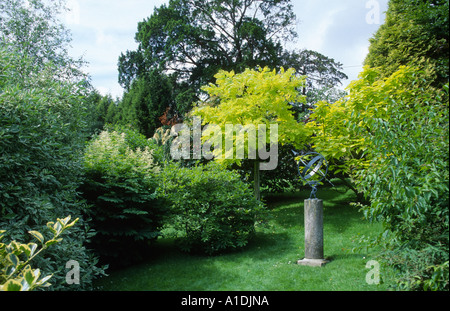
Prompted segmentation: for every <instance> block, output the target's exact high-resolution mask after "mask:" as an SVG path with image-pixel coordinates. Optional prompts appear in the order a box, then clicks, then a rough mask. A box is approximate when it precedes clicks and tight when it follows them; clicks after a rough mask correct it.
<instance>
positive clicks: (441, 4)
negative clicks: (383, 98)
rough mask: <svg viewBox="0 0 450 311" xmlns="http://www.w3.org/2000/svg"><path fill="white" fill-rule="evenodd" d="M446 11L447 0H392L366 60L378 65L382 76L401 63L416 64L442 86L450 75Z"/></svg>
mask: <svg viewBox="0 0 450 311" xmlns="http://www.w3.org/2000/svg"><path fill="white" fill-rule="evenodd" d="M448 12H449V1H448V0H438V1H435V0H425V1H424V0H391V1H390V2H389V8H388V10H387V12H386V21H385V23H384V24H383V25H381V26H380V28H379V30H378V31H377V33H376V34H375V35H374V37H373V38H372V39H371V40H370V43H371V44H370V47H369V54H368V55H367V58H366V60H365V64H366V65H369V66H371V67H380V68H381V69H382V73H383V76H384V77H388V76H390V75H391V74H393V73H394V72H395V71H397V70H398V68H399V66H401V65H411V66H416V67H419V68H420V69H421V70H424V71H426V72H427V76H428V77H429V79H431V80H430V82H432V83H433V85H434V86H435V87H441V86H442V85H443V84H445V83H446V82H447V81H448V78H449V76H448V68H449V63H448V61H449V43H448V39H449V38H448V29H449V25H448Z"/></svg>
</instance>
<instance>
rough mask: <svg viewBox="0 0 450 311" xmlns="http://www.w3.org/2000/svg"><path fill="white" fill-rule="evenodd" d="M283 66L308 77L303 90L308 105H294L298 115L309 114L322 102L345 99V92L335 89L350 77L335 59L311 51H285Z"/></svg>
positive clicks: (282, 57)
mask: <svg viewBox="0 0 450 311" xmlns="http://www.w3.org/2000/svg"><path fill="white" fill-rule="evenodd" d="M281 64H282V66H284V67H285V68H294V69H295V71H296V74H297V75H301V76H305V77H306V83H305V84H304V85H303V87H302V90H301V92H302V95H304V96H306V103H305V104H306V105H303V104H302V105H300V106H295V105H294V110H295V111H296V113H297V114H298V113H301V112H307V108H308V107H312V106H313V105H314V104H315V103H316V102H318V101H320V100H326V101H328V102H334V101H336V100H338V99H339V98H340V97H343V95H344V92H342V91H339V90H337V89H335V87H336V86H338V85H340V84H342V82H341V81H342V79H348V77H347V75H346V74H345V73H344V72H342V64H341V63H339V62H336V61H335V60H334V59H332V58H329V57H327V56H325V55H322V54H320V53H318V52H316V51H311V50H300V51H290V52H289V51H285V52H284V53H283V55H282V56H281ZM333 96H334V97H333ZM304 106H306V107H304Z"/></svg>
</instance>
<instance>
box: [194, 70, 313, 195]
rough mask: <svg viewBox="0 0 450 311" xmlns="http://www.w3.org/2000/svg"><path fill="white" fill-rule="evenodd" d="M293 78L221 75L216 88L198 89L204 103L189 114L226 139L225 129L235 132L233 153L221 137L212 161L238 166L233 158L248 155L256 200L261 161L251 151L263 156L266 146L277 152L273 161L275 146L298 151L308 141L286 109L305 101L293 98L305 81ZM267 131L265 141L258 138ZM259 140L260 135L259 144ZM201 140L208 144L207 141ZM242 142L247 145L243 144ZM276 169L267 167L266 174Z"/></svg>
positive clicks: (262, 73)
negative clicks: (251, 162)
mask: <svg viewBox="0 0 450 311" xmlns="http://www.w3.org/2000/svg"><path fill="white" fill-rule="evenodd" d="M294 72H295V71H294V70H293V69H289V70H286V71H285V70H284V69H281V70H280V71H279V72H278V73H277V72H276V70H272V71H271V70H269V69H268V68H267V67H265V68H264V69H262V68H260V69H259V70H252V69H246V70H245V71H244V72H243V73H240V74H236V73H234V72H233V71H230V72H227V71H220V72H219V73H218V74H217V75H216V76H215V78H216V84H209V85H208V86H205V87H204V88H203V90H204V91H206V92H207V93H208V95H209V98H208V99H206V100H204V101H202V102H201V103H200V104H199V106H198V107H195V108H194V109H193V112H192V114H193V115H196V116H200V117H201V118H202V123H203V124H207V123H209V124H210V125H214V126H215V127H218V128H219V129H220V132H221V133H225V136H226V135H227V134H226V133H227V131H229V130H230V129H233V131H234V132H235V136H236V139H234V138H233V139H232V141H229V142H232V144H233V147H232V148H229V149H228V148H227V147H226V146H227V138H226V137H225V143H223V144H222V145H223V146H225V148H222V149H216V148H215V149H214V156H215V159H216V160H218V161H220V162H223V163H226V164H232V163H237V164H238V165H239V164H240V163H241V162H242V159H243V156H238V154H239V152H242V153H241V155H242V154H245V155H247V157H248V158H250V159H251V154H252V152H253V155H254V158H253V159H254V173H253V175H254V180H255V183H254V186H255V196H256V197H257V198H258V199H259V196H260V194H259V170H260V167H261V163H260V161H261V157H260V154H259V155H256V151H258V153H259V151H260V150H261V149H263V150H264V151H266V144H269V145H270V146H271V148H272V147H275V148H276V150H277V151H276V156H278V144H281V145H283V144H288V143H291V144H293V145H294V146H296V147H300V148H302V147H303V144H304V142H305V140H306V138H307V137H308V133H307V131H306V130H305V129H304V126H303V124H302V123H298V122H297V121H296V120H295V118H294V116H293V112H292V110H291V107H292V106H291V105H290V103H297V102H301V101H303V100H304V97H303V96H302V95H300V93H299V92H298V88H300V87H302V86H303V84H304V78H303V77H297V76H295V75H294ZM230 125H231V128H230ZM273 125H276V131H277V132H276V135H275V136H272V134H273V132H272V131H273V128H272V126H273ZM261 126H263V127H261ZM269 128H270V136H269V135H268V134H267V135H266V134H265V133H263V132H261V131H264V130H265V129H269ZM253 129H254V130H257V132H258V135H257V137H258V139H256V136H254V137H255V140H254V145H253V146H252V144H251V136H252V132H251V131H252V130H253ZM230 134H231V135H233V136H231V135H230ZM229 135H230V136H228V137H229V138H231V137H234V134H233V132H231V133H229ZM260 135H263V136H262V139H260V137H261V136H260ZM264 135H265V137H264ZM205 137H206V138H208V136H207V135H205ZM245 137H247V139H248V143H244V141H245ZM219 140H220V141H219V142H218V143H222V135H220V136H219ZM256 140H257V142H256ZM269 160H270V161H271V160H272V159H269ZM276 161H277V159H276ZM275 167H276V165H275ZM275 167H273V166H271V167H270V168H267V169H274V168H275Z"/></svg>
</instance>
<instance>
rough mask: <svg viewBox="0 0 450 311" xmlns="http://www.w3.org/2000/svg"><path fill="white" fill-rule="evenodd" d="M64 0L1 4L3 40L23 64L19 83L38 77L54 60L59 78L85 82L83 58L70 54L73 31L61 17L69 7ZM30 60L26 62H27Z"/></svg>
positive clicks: (54, 72) (4, 0) (10, 0)
mask: <svg viewBox="0 0 450 311" xmlns="http://www.w3.org/2000/svg"><path fill="white" fill-rule="evenodd" d="M64 4H65V1H64V0H55V1H43V0H2V1H1V3H0V43H1V45H2V46H4V47H5V46H6V47H7V49H8V50H9V52H12V51H14V53H15V62H17V64H19V65H20V67H19V68H18V70H17V72H16V75H15V76H13V77H10V80H14V81H15V82H16V83H19V82H21V81H28V78H29V76H32V77H35V76H38V74H37V73H38V72H41V71H44V70H46V68H47V66H48V63H50V62H51V63H53V65H54V66H53V67H52V75H53V78H54V79H57V80H66V81H67V80H70V81H73V82H81V81H83V80H85V79H86V75H85V74H84V73H82V72H81V70H80V68H81V66H82V65H83V64H84V62H83V60H82V59H81V58H80V59H73V58H72V57H71V56H69V53H68V49H69V44H70V40H71V39H70V33H69V31H68V30H67V29H66V28H65V26H64V24H63V23H62V22H61V21H60V20H59V17H60V14H61V13H63V12H64V11H65V10H66V8H65V6H64ZM25 60H26V61H25Z"/></svg>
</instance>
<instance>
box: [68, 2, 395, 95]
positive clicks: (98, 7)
mask: <svg viewBox="0 0 450 311" xmlns="http://www.w3.org/2000/svg"><path fill="white" fill-rule="evenodd" d="M168 2H169V1H168V0H67V4H68V7H69V8H70V9H71V10H70V12H68V13H67V14H66V15H65V16H64V17H63V22H64V23H65V24H66V26H67V28H68V29H69V30H70V31H71V33H72V42H71V45H72V48H71V50H70V53H71V55H72V56H74V57H79V56H82V57H83V59H84V60H85V61H87V63H88V65H87V66H86V67H85V69H84V70H85V72H87V73H88V74H89V75H90V76H91V78H92V84H93V86H94V87H95V88H96V89H97V90H98V91H99V92H100V93H101V94H103V95H106V94H110V95H112V97H113V98H116V97H121V96H122V94H123V89H122V88H121V87H120V85H119V84H118V82H117V80H118V70H117V63H118V58H119V56H120V54H121V53H125V52H126V51H127V50H135V49H136V48H137V43H136V42H135V40H134V37H135V34H136V31H137V24H138V22H140V21H142V20H143V19H144V18H147V17H149V16H150V15H151V14H152V13H153V10H154V8H155V7H159V6H161V5H162V4H163V3H168ZM387 3H388V0H292V4H293V6H294V12H295V14H296V16H297V23H296V25H297V32H298V35H299V37H298V39H297V40H296V41H295V42H289V43H287V45H286V48H287V49H290V50H292V49H296V50H299V49H309V50H314V51H317V52H319V53H321V54H323V55H325V56H327V57H330V58H333V59H334V60H335V61H337V62H340V63H342V65H343V71H344V72H345V73H346V75H347V76H348V77H349V79H348V80H345V81H343V86H342V87H346V86H347V85H348V84H349V83H350V82H351V81H352V80H355V79H357V78H358V74H359V72H361V70H362V63H363V61H364V59H365V57H366V55H367V53H368V48H369V39H370V38H371V37H372V36H373V35H374V33H375V32H376V31H377V29H378V28H379V27H380V25H381V24H382V23H383V22H384V18H385V14H384V12H385V11H386V10H387Z"/></svg>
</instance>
